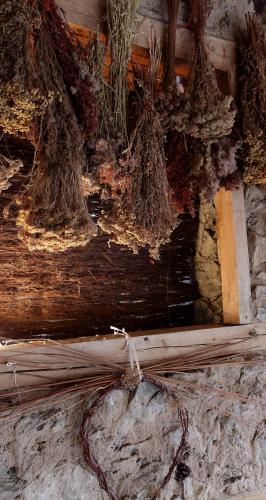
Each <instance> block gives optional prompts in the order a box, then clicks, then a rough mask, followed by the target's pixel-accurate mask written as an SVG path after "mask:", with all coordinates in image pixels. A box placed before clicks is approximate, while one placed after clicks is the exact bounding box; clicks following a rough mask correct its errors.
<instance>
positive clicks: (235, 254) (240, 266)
mask: <svg viewBox="0 0 266 500" xmlns="http://www.w3.org/2000/svg"><path fill="white" fill-rule="evenodd" d="M215 205H216V214H217V233H218V252H219V259H220V264H221V278H222V296H223V315H224V322H225V323H229V324H247V323H250V322H251V320H252V319H251V318H252V314H251V283H250V270H249V256H248V241H247V228H246V217H245V204H244V192H243V187H241V188H240V189H239V190H238V191H225V189H221V190H220V191H219V192H218V194H217V195H216V198H215Z"/></svg>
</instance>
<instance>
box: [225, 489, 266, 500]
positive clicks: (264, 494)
mask: <svg viewBox="0 0 266 500" xmlns="http://www.w3.org/2000/svg"><path fill="white" fill-rule="evenodd" d="M230 498H232V499H233V500H265V499H266V489H264V490H261V491H258V492H257V493H242V494H241V495H234V496H232V497H230Z"/></svg>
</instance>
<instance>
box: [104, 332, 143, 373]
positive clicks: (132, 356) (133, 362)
mask: <svg viewBox="0 0 266 500" xmlns="http://www.w3.org/2000/svg"><path fill="white" fill-rule="evenodd" d="M110 328H111V330H113V332H114V335H121V336H123V337H125V339H126V347H127V348H128V357H129V363H130V367H131V370H132V371H133V370H134V367H135V366H136V368H137V372H138V374H139V380H140V382H141V381H142V371H141V368H140V364H139V360H138V355H137V352H136V349H135V346H134V343H133V341H132V338H131V337H130V335H129V334H128V333H127V332H126V330H125V328H123V329H122V330H120V328H116V327H115V326H110Z"/></svg>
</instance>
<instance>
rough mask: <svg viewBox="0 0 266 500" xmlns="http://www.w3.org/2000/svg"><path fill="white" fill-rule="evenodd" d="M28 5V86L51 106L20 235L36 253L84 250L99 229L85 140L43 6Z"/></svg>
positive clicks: (40, 131) (36, 125) (39, 137)
mask: <svg viewBox="0 0 266 500" xmlns="http://www.w3.org/2000/svg"><path fill="white" fill-rule="evenodd" d="M27 4H28V10H27V12H26V14H27V15H25V17H24V23H25V25H26V28H27V33H28V46H26V48H25V50H26V54H28V55H30V57H28V59H29V60H28V65H27V72H28V81H29V86H30V88H39V89H40V91H41V93H42V94H43V95H46V96H47V101H48V103H47V106H46V108H45V109H44V110H43V112H42V114H41V116H38V117H36V118H35V119H34V122H33V132H34V133H32V141H33V143H34V146H35V149H36V159H35V169H34V172H33V177H32V182H31V184H30V186H29V188H28V190H27V192H26V193H25V195H24V196H23V197H22V207H21V209H20V212H19V216H18V219H17V224H18V226H20V227H21V229H20V230H19V234H18V236H19V238H20V239H21V240H22V241H23V242H24V243H25V244H27V245H28V247H29V248H30V249H31V250H35V249H39V250H48V251H63V250H65V249H67V248H69V247H75V246H79V245H85V244H86V243H87V242H88V241H89V240H90V239H91V237H93V236H95V234H96V226H95V224H94V223H93V222H92V220H91V219H90V217H89V214H88V211H87V207H86V204H85V201H84V198H83V193H82V186H81V173H82V167H83V165H84V163H85V158H84V154H83V137H82V133H81V130H80V128H79V126H78V122H77V119H76V115H75V113H74V110H73V107H72V104H71V100H70V98H69V96H68V93H67V88H66V85H65V83H64V79H63V76H62V70H61V66H60V63H59V61H58V59H57V57H56V54H55V51H54V48H53V44H54V42H53V33H52V32H51V31H50V29H49V24H47V23H46V17H45V10H44V4H43V2H40V1H34V2H32V1H29V2H27ZM66 36H67V35H66ZM29 42H30V43H29Z"/></svg>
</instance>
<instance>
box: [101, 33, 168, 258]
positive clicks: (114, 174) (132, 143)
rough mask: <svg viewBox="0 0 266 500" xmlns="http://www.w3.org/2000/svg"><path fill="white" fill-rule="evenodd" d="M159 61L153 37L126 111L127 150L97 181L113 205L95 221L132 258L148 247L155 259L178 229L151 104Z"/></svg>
mask: <svg viewBox="0 0 266 500" xmlns="http://www.w3.org/2000/svg"><path fill="white" fill-rule="evenodd" d="M160 57H161V51H160V49H159V47H158V44H157V41H156V39H155V37H154V38H153V40H152V48H151V63H150V68H149V75H148V83H147V84H143V83H142V84H139V94H138V98H136V100H135V102H133V103H132V105H131V108H130V117H131V120H130V122H131V132H130V137H129V146H128V148H127V149H126V150H125V151H124V153H123V154H122V156H121V158H120V160H119V161H117V162H115V161H113V162H112V161H111V162H109V163H108V162H106V163H105V164H104V165H103V166H102V168H101V169H100V180H101V182H104V183H105V184H107V185H108V186H109V190H110V195H109V197H110V199H112V200H113V203H112V208H111V210H110V211H109V210H107V211H105V212H104V213H103V214H102V217H100V219H99V221H98V223H99V225H100V227H101V228H102V230H103V231H105V232H107V233H108V234H110V235H111V241H114V242H115V243H118V244H122V245H127V246H128V247H129V248H130V249H131V250H133V252H134V253H137V252H138V250H139V247H144V248H147V249H148V250H149V252H150V255H151V256H152V257H153V258H155V259H158V258H159V249H160V246H161V245H163V244H165V243H166V242H168V241H169V238H170V235H171V233H172V231H173V230H174V228H175V227H176V225H177V218H176V215H175V213H174V210H173V207H172V204H171V199H170V190H169V185H168V181H167V174H166V165H165V157H164V151H163V136H164V133H163V129H162V127H161V123H160V119H159V116H158V113H157V111H156V109H155V105H154V89H155V86H156V79H157V70H158V66H159V64H158V63H159V60H160ZM133 117H134V119H133ZM128 122H129V120H128ZM132 123H133V124H132Z"/></svg>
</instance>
